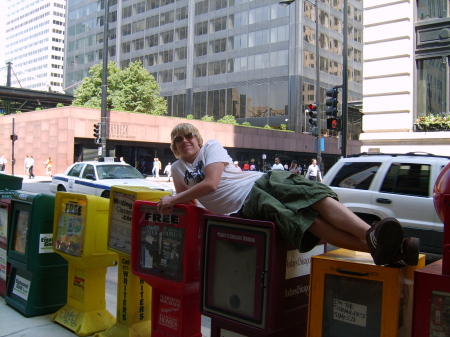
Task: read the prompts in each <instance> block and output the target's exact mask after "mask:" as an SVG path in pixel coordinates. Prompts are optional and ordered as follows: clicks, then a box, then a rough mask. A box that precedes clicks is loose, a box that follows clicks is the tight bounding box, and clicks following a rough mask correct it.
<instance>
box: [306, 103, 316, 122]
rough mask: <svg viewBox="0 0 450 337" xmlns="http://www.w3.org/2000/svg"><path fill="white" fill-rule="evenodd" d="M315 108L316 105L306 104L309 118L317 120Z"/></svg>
mask: <svg viewBox="0 0 450 337" xmlns="http://www.w3.org/2000/svg"><path fill="white" fill-rule="evenodd" d="M317 108H318V106H317V103H311V104H308V115H309V117H311V118H317V113H318V111H317ZM310 123H311V122H310ZM311 124H312V123H311Z"/></svg>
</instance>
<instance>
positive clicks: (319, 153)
mask: <svg viewBox="0 0 450 337" xmlns="http://www.w3.org/2000/svg"><path fill="white" fill-rule="evenodd" d="M305 1H306V2H309V3H310V4H311V5H313V6H314V12H315V21H316V34H315V44H316V58H315V64H314V67H315V68H316V93H315V95H314V96H315V98H316V102H317V104H318V105H319V104H320V102H321V99H320V69H319V65H320V52H319V8H318V5H317V0H316V2H312V1H310V0H305ZM294 2H295V0H284V1H280V2H279V4H280V5H281V6H289V5H291V4H293V3H294ZM320 111H321V110H320V109H318V118H317V130H318V132H317V164H318V165H319V167H320V168H321V169H322V144H321V137H322V132H321V119H322V114H321V112H320ZM305 118H306V114H305ZM305 120H306V119H305ZM305 127H306V124H305Z"/></svg>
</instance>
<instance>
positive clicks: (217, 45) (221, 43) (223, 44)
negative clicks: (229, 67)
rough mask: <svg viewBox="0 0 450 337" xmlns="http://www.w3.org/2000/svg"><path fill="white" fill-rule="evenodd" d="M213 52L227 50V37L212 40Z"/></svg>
mask: <svg viewBox="0 0 450 337" xmlns="http://www.w3.org/2000/svg"><path fill="white" fill-rule="evenodd" d="M210 45H211V50H212V51H213V53H222V52H224V51H227V38H223V39H217V40H213V41H211V42H210Z"/></svg>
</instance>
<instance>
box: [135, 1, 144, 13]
mask: <svg viewBox="0 0 450 337" xmlns="http://www.w3.org/2000/svg"><path fill="white" fill-rule="evenodd" d="M133 10H134V14H135V15H136V14H140V13H144V12H145V1H142V2H139V3H137V4H134V5H133Z"/></svg>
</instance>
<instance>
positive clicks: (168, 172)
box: [164, 161, 172, 183]
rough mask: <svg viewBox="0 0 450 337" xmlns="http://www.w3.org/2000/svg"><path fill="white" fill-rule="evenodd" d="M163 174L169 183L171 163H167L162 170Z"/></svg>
mask: <svg viewBox="0 0 450 337" xmlns="http://www.w3.org/2000/svg"><path fill="white" fill-rule="evenodd" d="M164 174H167V181H168V182H169V183H170V177H171V176H172V163H171V162H170V161H169V163H168V164H167V165H166V167H165V168H164Z"/></svg>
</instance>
